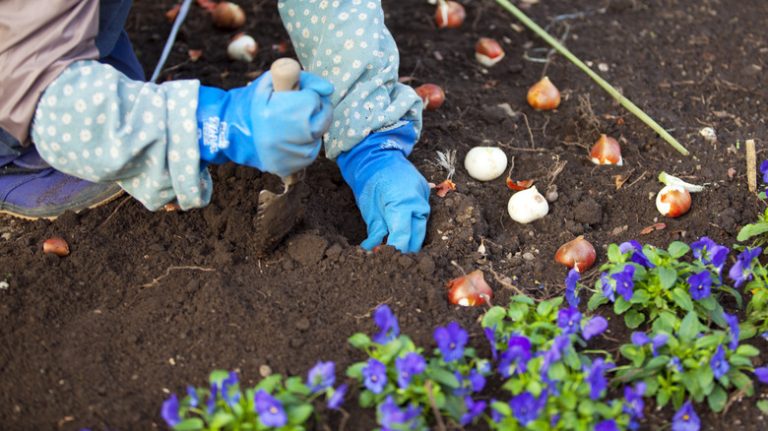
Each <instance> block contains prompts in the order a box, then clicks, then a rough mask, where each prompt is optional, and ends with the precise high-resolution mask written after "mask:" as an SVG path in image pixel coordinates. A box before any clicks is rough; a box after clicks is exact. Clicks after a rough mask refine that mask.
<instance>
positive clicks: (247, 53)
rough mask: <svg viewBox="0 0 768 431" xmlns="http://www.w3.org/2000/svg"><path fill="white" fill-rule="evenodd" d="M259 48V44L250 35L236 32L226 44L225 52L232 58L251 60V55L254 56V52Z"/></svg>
mask: <svg viewBox="0 0 768 431" xmlns="http://www.w3.org/2000/svg"><path fill="white" fill-rule="evenodd" d="M258 50H259V45H258V44H257V43H256V41H255V40H253V38H252V37H251V36H248V35H247V34H243V33H241V34H238V35H237V36H235V37H234V39H232V42H229V45H228V46H227V54H228V55H229V58H231V59H232V60H239V61H246V62H251V61H253V57H255V56H256V52H257V51H258Z"/></svg>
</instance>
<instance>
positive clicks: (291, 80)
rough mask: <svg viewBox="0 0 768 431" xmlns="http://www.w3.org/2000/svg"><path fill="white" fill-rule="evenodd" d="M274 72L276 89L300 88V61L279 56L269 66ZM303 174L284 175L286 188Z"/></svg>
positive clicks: (273, 82) (297, 180)
mask: <svg viewBox="0 0 768 431" xmlns="http://www.w3.org/2000/svg"><path fill="white" fill-rule="evenodd" d="M269 70H270V71H271V72H272V86H273V87H274V89H275V91H276V92H277V91H295V90H298V89H299V72H301V65H299V62H298V61H296V60H294V59H292V58H288V57H284V58H279V59H277V60H275V62H274V63H272V67H270V68H269ZM300 179H301V176H300V175H299V173H295V174H291V175H288V176H287V177H283V184H284V185H285V188H286V189H288V187H290V186H292V185H294V184H295V183H297V182H299V181H300Z"/></svg>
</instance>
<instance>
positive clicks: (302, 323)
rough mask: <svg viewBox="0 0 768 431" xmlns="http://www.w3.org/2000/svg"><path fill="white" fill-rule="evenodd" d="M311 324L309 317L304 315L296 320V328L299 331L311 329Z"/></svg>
mask: <svg viewBox="0 0 768 431" xmlns="http://www.w3.org/2000/svg"><path fill="white" fill-rule="evenodd" d="M309 326H310V323H309V319H307V318H306V317H303V318H301V319H299V320H297V321H296V329H298V330H299V331H306V330H307V329H309Z"/></svg>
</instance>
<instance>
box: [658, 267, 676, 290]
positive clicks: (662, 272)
mask: <svg viewBox="0 0 768 431" xmlns="http://www.w3.org/2000/svg"><path fill="white" fill-rule="evenodd" d="M658 274H659V282H660V283H661V287H662V288H664V290H669V289H671V288H672V286H674V285H675V283H677V271H675V270H674V269H672V268H667V267H665V266H661V267H659V268H658Z"/></svg>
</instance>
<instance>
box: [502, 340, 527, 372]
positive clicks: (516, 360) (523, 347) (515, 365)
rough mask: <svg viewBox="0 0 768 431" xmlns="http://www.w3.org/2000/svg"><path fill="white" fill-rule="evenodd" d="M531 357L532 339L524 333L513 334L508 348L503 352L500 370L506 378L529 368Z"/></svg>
mask: <svg viewBox="0 0 768 431" xmlns="http://www.w3.org/2000/svg"><path fill="white" fill-rule="evenodd" d="M530 359H531V340H529V339H528V338H527V337H525V336H523V335H512V336H510V337H509V342H508V343H507V350H506V351H504V352H503V353H502V354H501V360H500V361H499V372H500V373H501V375H502V376H504V378H508V377H509V376H511V375H513V374H517V373H524V372H525V371H526V370H527V366H528V361H529V360H530Z"/></svg>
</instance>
